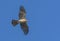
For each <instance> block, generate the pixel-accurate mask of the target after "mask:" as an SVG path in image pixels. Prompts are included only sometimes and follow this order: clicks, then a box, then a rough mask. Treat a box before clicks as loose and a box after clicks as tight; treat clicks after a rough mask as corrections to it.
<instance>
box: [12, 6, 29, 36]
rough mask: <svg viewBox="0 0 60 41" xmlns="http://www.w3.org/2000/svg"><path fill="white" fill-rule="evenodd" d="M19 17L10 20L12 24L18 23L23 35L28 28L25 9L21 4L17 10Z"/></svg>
mask: <svg viewBox="0 0 60 41" xmlns="http://www.w3.org/2000/svg"><path fill="white" fill-rule="evenodd" d="M18 17H19V19H18V20H14V19H13V20H12V25H13V26H16V25H17V24H20V26H21V29H22V31H23V32H24V34H25V35H27V34H28V32H29V29H28V25H27V20H26V11H25V9H24V7H23V6H21V7H20V11H19V16H18Z"/></svg>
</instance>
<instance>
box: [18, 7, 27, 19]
mask: <svg viewBox="0 0 60 41" xmlns="http://www.w3.org/2000/svg"><path fill="white" fill-rule="evenodd" d="M25 16H26V11H25V9H24V7H23V6H21V7H20V11H19V19H23V18H25Z"/></svg>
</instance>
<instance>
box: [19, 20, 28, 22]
mask: <svg viewBox="0 0 60 41" xmlns="http://www.w3.org/2000/svg"><path fill="white" fill-rule="evenodd" d="M26 21H27V20H26V19H20V20H19V22H26Z"/></svg>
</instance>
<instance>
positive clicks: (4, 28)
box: [0, 0, 60, 41]
mask: <svg viewBox="0 0 60 41" xmlns="http://www.w3.org/2000/svg"><path fill="white" fill-rule="evenodd" d="M21 5H23V6H24V7H25V9H26V12H27V15H26V18H27V20H28V23H27V24H28V26H29V33H28V35H24V34H23V32H22V30H21V28H20V25H19V24H18V25H17V26H16V27H13V26H12V24H11V20H12V19H18V14H19V7H20V6H21ZM0 41H60V1H59V0H0Z"/></svg>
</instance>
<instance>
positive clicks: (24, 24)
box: [20, 22, 29, 35]
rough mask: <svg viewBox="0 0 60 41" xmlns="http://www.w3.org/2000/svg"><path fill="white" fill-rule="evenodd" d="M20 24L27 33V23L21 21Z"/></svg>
mask: <svg viewBox="0 0 60 41" xmlns="http://www.w3.org/2000/svg"><path fill="white" fill-rule="evenodd" d="M20 25H21V29H22V30H23V32H24V34H25V35H27V34H28V32H29V29H28V26H27V23H26V22H21V23H20Z"/></svg>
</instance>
